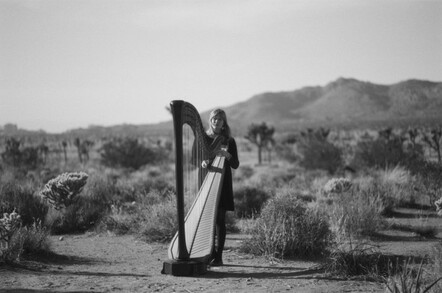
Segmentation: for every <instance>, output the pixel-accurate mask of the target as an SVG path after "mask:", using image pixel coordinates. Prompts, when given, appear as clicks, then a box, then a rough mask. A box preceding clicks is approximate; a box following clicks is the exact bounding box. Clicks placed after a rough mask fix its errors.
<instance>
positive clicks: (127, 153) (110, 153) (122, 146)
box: [100, 138, 163, 170]
mask: <svg viewBox="0 0 442 293" xmlns="http://www.w3.org/2000/svg"><path fill="white" fill-rule="evenodd" d="M100 155H101V162H102V163H103V164H104V165H106V166H110V167H123V168H132V169H135V170H137V169H139V168H141V167H142V166H144V165H147V164H149V163H153V162H156V161H158V160H159V157H163V156H161V154H159V153H156V152H155V151H153V150H152V149H151V148H148V147H146V146H144V145H143V144H141V143H139V142H138V140H137V139H132V138H125V139H115V140H113V141H110V142H107V143H105V144H104V145H103V146H102V147H101V150H100Z"/></svg>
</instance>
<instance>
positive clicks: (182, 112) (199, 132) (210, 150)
mask: <svg viewBox="0 0 442 293" xmlns="http://www.w3.org/2000/svg"><path fill="white" fill-rule="evenodd" d="M170 108H171V110H172V116H173V121H174V127H175V137H177V136H180V135H181V134H180V133H177V132H176V131H177V129H180V128H181V127H182V126H183V125H184V124H187V125H189V126H190V128H191V129H192V131H193V133H194V135H195V139H196V140H198V142H199V144H198V146H199V147H200V148H202V151H203V153H204V154H205V156H207V157H214V156H215V154H216V151H217V150H219V149H220V147H221V146H222V145H225V144H227V138H226V137H224V136H221V135H219V136H216V137H215V138H211V137H209V136H208V135H207V134H206V131H205V129H204V126H203V123H202V121H201V117H200V115H199V113H198V111H197V110H196V108H195V107H194V106H193V105H192V104H190V103H188V102H185V101H181V100H175V101H172V102H171V103H170Z"/></svg>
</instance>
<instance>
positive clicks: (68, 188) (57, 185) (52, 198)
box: [40, 172, 89, 210]
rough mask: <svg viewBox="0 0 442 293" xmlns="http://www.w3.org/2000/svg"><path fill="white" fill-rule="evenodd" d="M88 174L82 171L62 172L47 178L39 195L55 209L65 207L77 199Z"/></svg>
mask: <svg viewBox="0 0 442 293" xmlns="http://www.w3.org/2000/svg"><path fill="white" fill-rule="evenodd" d="M88 177H89V175H87V174H86V173H84V172H78V173H77V172H74V173H63V174H61V175H59V176H57V177H56V178H54V179H51V180H49V182H48V183H46V185H45V186H44V188H43V189H42V190H41V191H40V195H41V196H42V197H43V198H45V199H46V200H47V201H48V202H49V203H50V204H51V205H52V206H53V207H54V208H55V209H57V210H58V209H62V208H67V207H69V206H70V205H71V204H73V203H75V201H76V200H77V195H78V194H80V193H81V191H82V190H83V187H84V185H85V184H86V182H87V179H88Z"/></svg>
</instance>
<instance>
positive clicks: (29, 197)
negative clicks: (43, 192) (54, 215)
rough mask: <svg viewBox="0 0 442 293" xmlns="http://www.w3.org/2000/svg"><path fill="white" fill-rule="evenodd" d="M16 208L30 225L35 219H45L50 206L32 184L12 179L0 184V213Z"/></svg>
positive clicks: (24, 223) (25, 223) (24, 222)
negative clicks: (36, 192) (37, 194)
mask: <svg viewBox="0 0 442 293" xmlns="http://www.w3.org/2000/svg"><path fill="white" fill-rule="evenodd" d="M14 210H16V212H17V213H18V214H20V216H21V220H22V222H23V225H25V226H28V225H31V224H32V223H34V221H44V219H45V217H46V214H47V212H48V207H47V205H45V204H44V202H43V201H42V200H41V198H40V197H38V196H36V195H34V192H33V191H32V190H31V187H30V186H26V185H21V184H19V183H18V182H15V181H11V182H8V183H6V184H4V185H1V186H0V214H3V213H11V212H12V211H14Z"/></svg>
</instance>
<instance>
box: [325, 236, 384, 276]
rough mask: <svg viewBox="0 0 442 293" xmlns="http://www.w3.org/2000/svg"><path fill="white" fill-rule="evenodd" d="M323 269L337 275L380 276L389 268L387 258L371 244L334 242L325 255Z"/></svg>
mask: <svg viewBox="0 0 442 293" xmlns="http://www.w3.org/2000/svg"><path fill="white" fill-rule="evenodd" d="M324 268H325V271H326V272H327V273H329V274H332V275H335V276H336V275H337V276H345V277H351V276H361V275H365V276H382V275H386V274H387V272H388V269H389V258H388V257H384V256H383V255H382V254H381V253H380V252H379V250H378V248H377V247H376V246H373V245H371V244H368V243H365V242H360V243H351V242H350V243H346V244H345V245H342V244H339V243H336V246H335V247H333V249H331V252H330V254H329V255H328V256H327V259H326V261H325V265H324Z"/></svg>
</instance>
